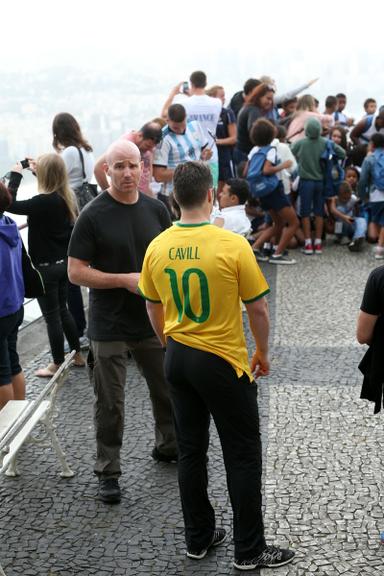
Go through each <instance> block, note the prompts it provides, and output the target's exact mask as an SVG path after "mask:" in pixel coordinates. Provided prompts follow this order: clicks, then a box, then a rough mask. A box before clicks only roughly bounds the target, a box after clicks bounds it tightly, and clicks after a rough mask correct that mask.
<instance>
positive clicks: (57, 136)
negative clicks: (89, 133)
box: [52, 112, 92, 152]
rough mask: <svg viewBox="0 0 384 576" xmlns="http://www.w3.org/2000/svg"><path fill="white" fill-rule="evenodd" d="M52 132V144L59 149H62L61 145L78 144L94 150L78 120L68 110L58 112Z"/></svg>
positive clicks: (89, 150) (87, 149)
mask: <svg viewBox="0 0 384 576" xmlns="http://www.w3.org/2000/svg"><path fill="white" fill-rule="evenodd" d="M52 133H53V141H52V145H53V147H54V149H55V150H57V151H59V150H60V145H62V146H64V147H65V148H67V147H68V146H76V147H78V148H84V150H86V151H87V152H92V146H91V145H90V144H89V142H87V140H85V138H84V136H83V135H82V133H81V129H80V126H79V123H78V121H77V120H76V118H75V117H74V116H72V114H69V113H68V112H60V114H56V116H55V117H54V119H53V122H52Z"/></svg>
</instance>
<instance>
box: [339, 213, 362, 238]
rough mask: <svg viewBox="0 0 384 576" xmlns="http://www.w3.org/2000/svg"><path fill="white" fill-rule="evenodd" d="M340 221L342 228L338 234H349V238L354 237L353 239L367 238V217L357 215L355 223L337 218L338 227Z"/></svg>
mask: <svg viewBox="0 0 384 576" xmlns="http://www.w3.org/2000/svg"><path fill="white" fill-rule="evenodd" d="M339 222H341V223H342V229H341V233H340V232H337V236H349V238H352V239H353V240H356V239H357V238H365V235H366V233H367V222H366V220H365V218H361V217H357V218H355V220H354V222H353V224H347V223H346V222H342V221H341V220H336V228H337V224H338V223H339Z"/></svg>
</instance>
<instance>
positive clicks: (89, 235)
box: [68, 192, 171, 341]
mask: <svg viewBox="0 0 384 576" xmlns="http://www.w3.org/2000/svg"><path fill="white" fill-rule="evenodd" d="M170 225H171V220H170V218H169V215H168V211H167V209H166V207H165V206H164V204H162V203H161V202H160V201H158V200H155V199H154V198H149V197H148V196H145V195H144V194H140V195H139V199H138V201H137V202H136V203H135V204H122V203H121V202H117V201H116V200H114V199H113V198H112V196H111V195H110V194H109V193H108V192H103V193H102V194H100V196H98V197H97V198H96V199H95V200H93V201H92V202H91V203H90V204H88V205H87V206H86V207H85V208H84V209H83V211H82V212H81V214H80V216H79V218H78V220H77V222H76V225H75V228H74V230H73V234H72V237H71V241H70V244H69V250H68V254H69V256H71V257H73V258H78V259H80V260H87V261H89V262H90V264H91V266H92V268H96V269H97V270H100V271H102V272H108V273H112V274H116V273H117V274H118V273H127V272H140V271H141V267H142V264H143V260H144V255H145V251H146V249H147V246H148V244H149V243H150V242H151V241H152V240H153V239H154V238H155V237H156V236H158V234H160V233H161V232H162V231H163V230H165V229H166V228H168V227H169V226H170ZM88 333H89V336H90V338H91V339H93V340H104V341H113V340H141V339H144V338H149V337H151V336H153V334H154V333H153V330H152V327H151V325H150V322H149V319H148V316H147V312H146V308H145V301H144V299H143V298H141V296H138V295H136V294H133V293H132V292H129V291H128V290H125V289H123V288H114V289H103V290H100V289H94V288H92V289H91V290H90V297H89V328H88Z"/></svg>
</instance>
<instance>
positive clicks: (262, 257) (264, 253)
mask: <svg viewBox="0 0 384 576" xmlns="http://www.w3.org/2000/svg"><path fill="white" fill-rule="evenodd" d="M253 253H254V255H255V257H256V260H258V261H259V262H268V260H269V257H270V255H271V250H266V249H265V248H255V249H254V250H253Z"/></svg>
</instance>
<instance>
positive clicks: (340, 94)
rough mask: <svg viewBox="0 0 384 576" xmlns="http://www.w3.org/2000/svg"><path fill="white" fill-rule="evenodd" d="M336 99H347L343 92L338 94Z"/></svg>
mask: <svg viewBox="0 0 384 576" xmlns="http://www.w3.org/2000/svg"><path fill="white" fill-rule="evenodd" d="M336 98H344V99H345V100H346V99H347V97H346V95H345V94H343V93H342V92H339V93H338V94H336Z"/></svg>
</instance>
